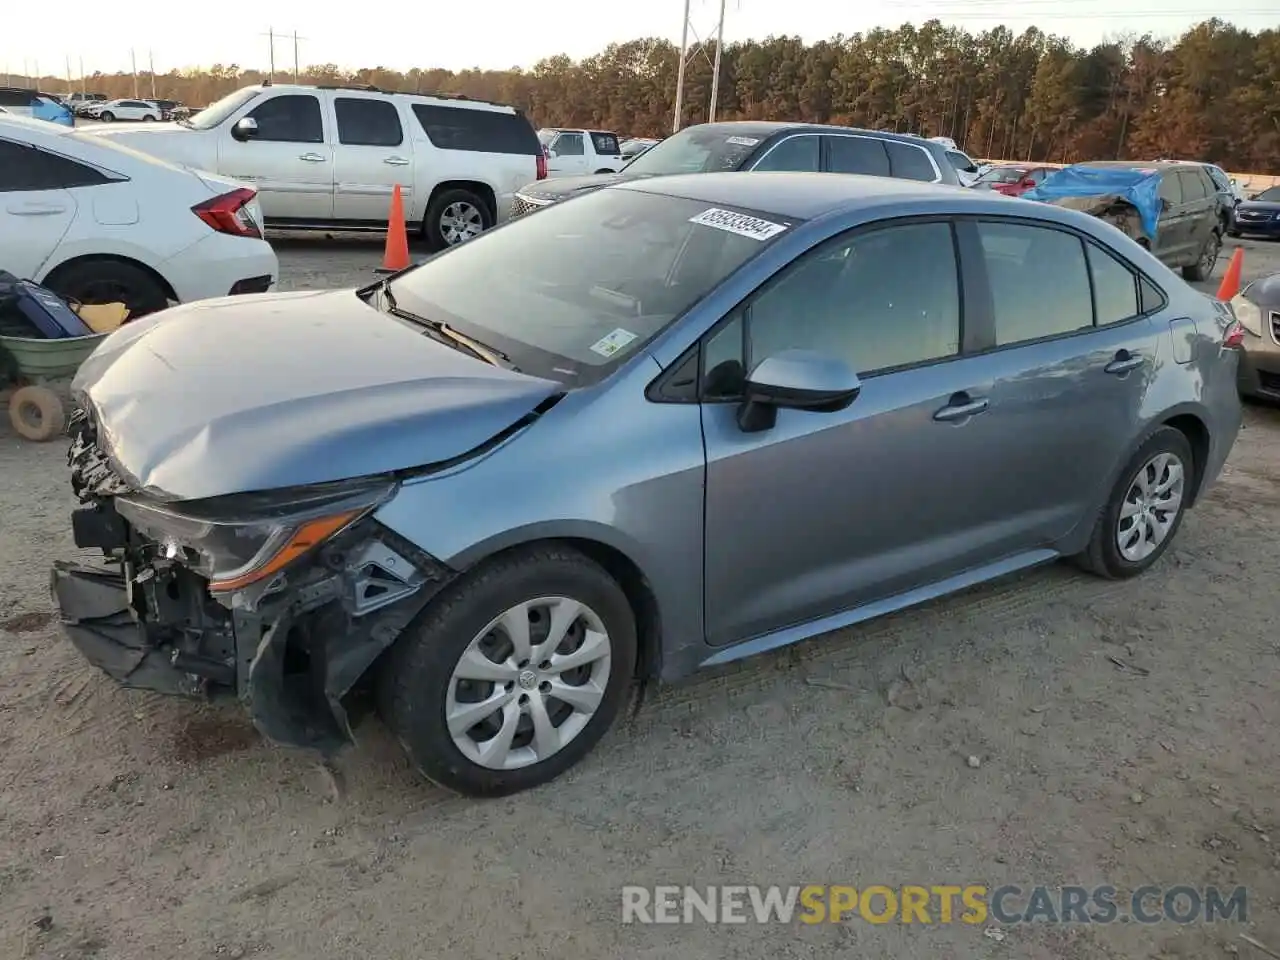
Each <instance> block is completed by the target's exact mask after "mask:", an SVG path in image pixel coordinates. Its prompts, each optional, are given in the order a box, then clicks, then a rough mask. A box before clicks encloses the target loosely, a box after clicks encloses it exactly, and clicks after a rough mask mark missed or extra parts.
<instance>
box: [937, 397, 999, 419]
mask: <svg viewBox="0 0 1280 960" xmlns="http://www.w3.org/2000/svg"><path fill="white" fill-rule="evenodd" d="M990 405H991V404H990V401H989V400H987V398H986V397H978V398H977V399H974V398H973V397H970V396H969V394H967V393H957V394H954V395H953V396H952V397H951V400H950V402H948V404H947V405H946V406H945V407H943V408H942V409H941V410H939V411H937V412H936V413H935V414H934V415H933V419H935V420H941V421H942V422H943V423H947V422H950V421H954V420H965V419H967V418H969V417H972V416H976V415H977V414H979V413H982V412H983V411H985V410H986V409H987V407H988V406H990Z"/></svg>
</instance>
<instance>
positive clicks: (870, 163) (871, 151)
mask: <svg viewBox="0 0 1280 960" xmlns="http://www.w3.org/2000/svg"><path fill="white" fill-rule="evenodd" d="M826 139H827V164H828V169H829V170H830V171H831V172H832V173H864V174H868V175H870V176H873V177H887V176H889V155H888V154H887V153H885V149H884V141H883V140H878V139H876V138H875V137H837V136H829V137H827V138H826Z"/></svg>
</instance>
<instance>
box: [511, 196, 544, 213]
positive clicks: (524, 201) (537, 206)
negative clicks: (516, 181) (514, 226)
mask: <svg viewBox="0 0 1280 960" xmlns="http://www.w3.org/2000/svg"><path fill="white" fill-rule="evenodd" d="M550 202H551V201H549V200H548V201H544V202H539V201H537V200H530V199H529V198H528V197H522V196H520V194H518V193H517V194H516V195H515V198H514V199H513V200H512V201H511V218H512V219H513V220H514V219H515V218H516V217H522V216H524V215H525V214H526V213H532V212H533V211H534V210H541V209H542V208H543V207H545V206H547V205H548V204H549V203H550Z"/></svg>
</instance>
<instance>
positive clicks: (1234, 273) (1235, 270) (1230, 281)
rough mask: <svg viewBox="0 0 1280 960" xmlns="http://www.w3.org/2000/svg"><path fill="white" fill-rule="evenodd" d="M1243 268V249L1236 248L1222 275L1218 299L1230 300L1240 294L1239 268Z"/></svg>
mask: <svg viewBox="0 0 1280 960" xmlns="http://www.w3.org/2000/svg"><path fill="white" fill-rule="evenodd" d="M1243 266H1244V248H1243V247H1236V252H1235V253H1233V254H1232V255H1231V262H1230V263H1228V264H1227V272H1226V273H1224V274H1223V275H1222V285H1221V286H1220V287H1218V299H1219V300H1230V299H1231V298H1232V297H1234V296H1235V295H1236V294H1237V293H1239V292H1240V268H1241V267H1243Z"/></svg>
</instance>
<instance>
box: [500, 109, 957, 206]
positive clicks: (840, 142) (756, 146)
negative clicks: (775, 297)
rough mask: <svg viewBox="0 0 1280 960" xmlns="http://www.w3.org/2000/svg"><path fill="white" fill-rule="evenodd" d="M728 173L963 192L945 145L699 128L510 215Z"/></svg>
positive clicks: (536, 186)
mask: <svg viewBox="0 0 1280 960" xmlns="http://www.w3.org/2000/svg"><path fill="white" fill-rule="evenodd" d="M726 170H762V171H763V170H786V171H792V172H801V173H805V172H810V173H862V174H869V175H871V176H877V177H897V178H899V179H904V180H921V181H925V182H928V183H946V184H950V185H952V186H956V187H958V186H960V185H961V183H960V178H959V177H958V176H957V175H956V170H955V167H953V166H952V164H951V162H950V161H949V160H948V159H947V151H946V149H945V148H944V147H943V146H942V144H939V143H934V142H933V141H931V140H925V139H923V138H921V137H912V136H907V135H901V134H894V133H881V132H880V131H877V130H859V129H857V128H855V127H830V126H823V125H820V124H815V123H764V122H756V121H752V120H740V121H735V122H732V123H700V124H698V125H696V126H692V127H686V128H685V129H683V130H681V131H680V132H679V133H675V134H672V135H671V136H669V137H667V138H666V139H665V140H663V141H662V142H660V143H657V144H654V145H653V146H652V147H650V148H649V149H648V150H646V151H645V152H644V153H642V154H640V156H638V157H636V158H635V159H634V160H633V161H631V162H630V163H628V164H627V165H626V166H625V167H623V168H622V170H620V171H619V172H618V173H608V174H593V175H591V176H586V177H561V178H557V179H555V180H540V181H538V182H536V183H531V184H529V185H528V186H526V187H524V188H522V189H521V190H520V191H519V192H517V193H516V195H515V199H514V200H513V201H512V203H511V216H512V217H518V216H520V215H522V214H525V213H529V212H531V211H533V210H537V209H539V208H541V207H545V206H548V205H549V204H552V203H556V202H557V201H559V200H566V199H568V198H569V197H574V196H578V195H580V194H583V193H589V192H590V191H592V190H599V189H600V188H601V187H607V186H609V185H610V184H614V183H620V182H623V181H626V180H635V179H638V178H640V177H659V176H666V175H670V174H680V173H714V172H717V171H726Z"/></svg>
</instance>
